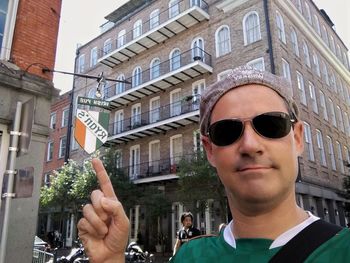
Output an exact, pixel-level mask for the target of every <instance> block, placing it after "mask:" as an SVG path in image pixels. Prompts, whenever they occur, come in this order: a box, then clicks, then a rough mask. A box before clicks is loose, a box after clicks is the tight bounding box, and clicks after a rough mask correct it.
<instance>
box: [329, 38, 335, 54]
mask: <svg viewBox="0 0 350 263" xmlns="http://www.w3.org/2000/svg"><path fill="white" fill-rule="evenodd" d="M329 42H330V47H331V50H332V52H333V53H334V54H335V45H334V38H333V37H332V36H330V41H329Z"/></svg>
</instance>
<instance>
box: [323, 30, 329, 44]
mask: <svg viewBox="0 0 350 263" xmlns="http://www.w3.org/2000/svg"><path fill="white" fill-rule="evenodd" d="M321 33H322V39H323V40H324V42H325V43H326V45H327V46H329V40H328V33H327V29H326V26H325V25H322V32H321Z"/></svg>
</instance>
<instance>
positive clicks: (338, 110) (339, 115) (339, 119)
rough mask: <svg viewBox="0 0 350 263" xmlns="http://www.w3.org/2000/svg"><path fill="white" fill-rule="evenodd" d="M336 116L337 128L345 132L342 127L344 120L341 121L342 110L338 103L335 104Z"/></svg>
mask: <svg viewBox="0 0 350 263" xmlns="http://www.w3.org/2000/svg"><path fill="white" fill-rule="evenodd" d="M337 115H338V116H337V117H338V122H339V126H338V127H339V128H340V130H341V131H342V132H345V129H344V121H343V115H342V110H341V108H340V106H339V105H337Z"/></svg>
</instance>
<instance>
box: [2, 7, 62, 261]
mask: <svg viewBox="0 0 350 263" xmlns="http://www.w3.org/2000/svg"><path fill="white" fill-rule="evenodd" d="M60 12H61V0H53V1H48V0H27V1H23V0H16V1H9V0H4V1H1V4H0V18H1V21H2V22H1V23H0V160H1V165H0V185H1V186H3V185H4V186H5V185H7V179H8V174H7V172H6V173H5V171H6V170H7V169H8V168H7V166H6V161H7V160H8V157H9V155H10V154H9V146H14V148H13V149H15V148H16V147H17V145H12V144H11V140H12V139H11V137H12V136H13V135H12V134H10V131H12V130H13V124H14V120H15V113H16V105H24V104H25V103H26V102H28V101H31V100H32V101H33V104H34V116H33V120H32V121H33V125H32V133H31V142H30V145H29V149H28V154H25V155H21V156H20V157H17V158H16V167H15V168H16V169H28V170H33V171H34V183H33V189H32V190H31V191H30V192H31V196H30V197H26V198H14V199H13V200H11V205H10V213H9V218H8V219H9V220H8V222H9V224H8V228H7V229H8V231H7V233H8V235H7V239H6V241H7V242H6V244H0V246H1V247H2V248H5V247H6V250H5V251H4V252H5V253H3V254H2V257H1V259H0V261H2V260H3V262H26V261H28V259H31V258H32V253H33V242H34V236H35V233H36V224H37V214H38V206H39V196H40V186H41V178H42V171H43V159H44V154H45V148H46V141H47V136H48V133H49V128H48V122H49V117H50V105H51V99H52V97H54V96H57V95H58V91H57V90H56V89H55V88H54V86H53V83H52V76H51V75H48V74H44V73H42V68H44V67H47V68H53V66H54V64H55V54H56V43H57V35H58V26H59V19H60ZM27 120H29V121H30V118H29V119H27ZM21 122H22V123H23V119H22V120H21ZM3 183H4V184H3ZM1 189H2V192H1V195H2V194H5V192H3V190H5V189H6V187H5V188H4V187H2V188H1ZM6 200H7V199H6V198H5V199H4V198H1V201H0V206H1V214H0V221H1V222H0V226H1V228H3V227H4V222H5V221H6V220H4V218H5V217H4V214H5V203H6V202H7V201H6ZM1 233H2V234H4V233H6V231H4V229H1ZM4 243H5V242H4ZM5 245H6V246H5ZM18 251H21V253H18Z"/></svg>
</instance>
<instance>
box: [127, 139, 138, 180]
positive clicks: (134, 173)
mask: <svg viewBox="0 0 350 263" xmlns="http://www.w3.org/2000/svg"><path fill="white" fill-rule="evenodd" d="M129 165H130V167H129V177H130V179H132V180H134V179H137V177H138V176H139V174H140V145H134V146H131V147H130V159H129Z"/></svg>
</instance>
